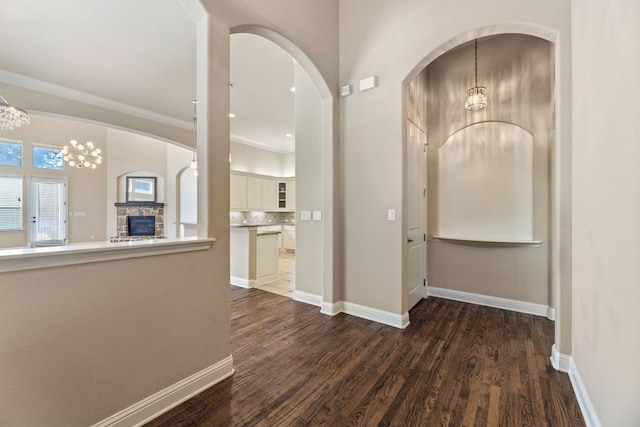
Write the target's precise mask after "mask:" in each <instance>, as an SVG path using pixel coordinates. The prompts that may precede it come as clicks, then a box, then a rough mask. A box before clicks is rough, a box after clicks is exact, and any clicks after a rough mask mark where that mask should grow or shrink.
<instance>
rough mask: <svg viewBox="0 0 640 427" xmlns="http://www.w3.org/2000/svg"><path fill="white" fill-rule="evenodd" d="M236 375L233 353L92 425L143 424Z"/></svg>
mask: <svg viewBox="0 0 640 427" xmlns="http://www.w3.org/2000/svg"><path fill="white" fill-rule="evenodd" d="M231 375H233V357H231V356H229V357H227V358H225V359H223V360H221V361H220V362H218V363H216V364H214V365H211V366H209V367H208V368H205V369H203V370H202V371H200V372H196V373H195V374H193V375H191V376H190V377H187V378H185V379H183V380H181V381H178V382H177V383H175V384H173V385H171V386H169V387H167V388H165V389H164V390H160V391H159V392H157V393H155V394H153V395H151V396H149V397H147V398H146V399H143V400H141V401H140V402H138V403H135V404H133V405H131V406H129V407H128V408H126V409H123V410H122V411H120V412H118V413H117V414H114V415H112V416H110V417H109V418H106V419H104V420H102V421H100V422H98V423H97V424H94V425H93V426H92V427H131V426H141V425H143V424H145V423H147V422H149V421H151V420H153V419H154V418H157V417H159V416H160V415H162V414H164V413H165V412H167V411H169V410H170V409H172V408H175V407H176V406H178V405H179V404H181V403H182V402H184V401H185V400H187V399H189V398H191V397H193V396H195V395H196V394H198V393H200V392H201V391H203V390H206V389H207V388H209V387H211V386H212V385H214V384H217V383H219V382H220V381H222V380H224V379H226V378H228V377H230V376H231Z"/></svg>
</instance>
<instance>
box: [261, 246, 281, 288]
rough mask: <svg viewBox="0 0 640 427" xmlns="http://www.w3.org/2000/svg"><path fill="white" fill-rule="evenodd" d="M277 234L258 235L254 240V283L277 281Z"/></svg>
mask: <svg viewBox="0 0 640 427" xmlns="http://www.w3.org/2000/svg"><path fill="white" fill-rule="evenodd" d="M278 236H279V235H278V234H264V235H258V236H257V239H256V283H257V284H258V285H261V284H263V283H268V282H273V281H274V280H278V278H279V277H280V276H279V265H278V261H279V260H278Z"/></svg>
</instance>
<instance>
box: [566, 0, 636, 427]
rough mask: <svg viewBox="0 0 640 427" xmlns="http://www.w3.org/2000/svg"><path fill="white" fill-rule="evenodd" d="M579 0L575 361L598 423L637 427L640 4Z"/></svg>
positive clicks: (628, 0)
mask: <svg viewBox="0 0 640 427" xmlns="http://www.w3.org/2000/svg"><path fill="white" fill-rule="evenodd" d="M572 5H573V33H574V36H573V44H574V70H575V71H574V79H573V84H574V92H573V93H574V97H573V120H574V123H573V126H574V132H575V134H574V135H575V138H574V140H575V141H576V142H575V144H574V152H573V159H574V164H573V170H574V176H573V191H574V196H575V197H574V206H573V212H574V213H573V226H574V233H573V282H574V292H573V301H574V304H573V359H574V362H575V366H576V367H577V369H578V371H579V372H580V376H581V378H582V381H583V382H584V385H585V387H586V389H587V390H588V394H589V397H590V399H591V402H592V404H593V407H594V409H595V411H596V412H597V415H598V417H599V419H600V425H602V426H636V425H640V407H639V406H638V397H639V396H640V369H639V368H638V362H637V361H638V353H639V352H640V334H639V333H638V325H640V310H638V303H639V302H640V286H639V285H638V284H639V283H640V267H639V263H638V253H639V251H638V247H637V242H638V240H640V222H639V221H638V211H640V190H639V188H638V185H639V183H640V168H639V167H638V166H639V164H640V163H639V159H640V144H639V143H640V131H639V130H638V129H639V128H638V123H637V122H638V116H640V108H639V107H638V104H637V102H635V99H634V96H633V95H632V94H638V93H640V81H639V80H638V76H640V57H639V56H638V47H639V45H638V40H640V26H639V25H638V23H640V4H638V2H637V1H635V0H622V1H618V2H609V1H606V0H591V1H589V2H583V1H574V2H572ZM596 28H597V29H606V30H604V31H594V29H596ZM598 86H599V87H600V89H599V90H596V91H594V90H593V89H594V88H595V87H598ZM594 425H595V424H594Z"/></svg>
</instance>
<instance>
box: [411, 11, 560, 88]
mask: <svg viewBox="0 0 640 427" xmlns="http://www.w3.org/2000/svg"><path fill="white" fill-rule="evenodd" d="M509 33H514V34H525V35H528V36H534V37H538V38H541V39H543V40H547V41H548V42H551V43H553V44H557V42H558V39H559V36H560V34H559V32H558V31H556V30H554V29H552V28H548V27H544V26H541V25H535V24H527V23H504V24H496V25H490V26H486V27H479V28H475V29H473V30H469V31H467V32H464V33H461V34H459V35H458V36H455V37H453V38H450V39H449V40H447V41H446V42H444V43H442V44H440V45H439V46H438V47H436V48H435V49H433V50H431V51H430V52H429V53H427V55H426V56H425V57H424V58H423V59H422V60H421V61H420V62H418V64H416V66H415V67H413V69H411V71H409V73H408V74H407V77H406V78H405V79H404V80H403V81H402V83H403V84H408V83H409V82H410V81H411V80H413V79H414V78H415V77H416V76H417V75H418V74H419V73H420V72H421V71H422V70H424V69H425V68H426V67H427V66H428V65H429V64H430V63H432V62H433V61H434V60H435V59H436V58H438V57H440V56H441V55H442V54H444V53H445V52H448V51H450V50H451V49H453V48H455V47H458V46H460V45H461V44H464V43H467V42H470V41H471V40H474V39H479V38H482V37H487V36H495V35H499V34H509ZM558 59H559V58H558V57H557V54H556V74H557V67H558Z"/></svg>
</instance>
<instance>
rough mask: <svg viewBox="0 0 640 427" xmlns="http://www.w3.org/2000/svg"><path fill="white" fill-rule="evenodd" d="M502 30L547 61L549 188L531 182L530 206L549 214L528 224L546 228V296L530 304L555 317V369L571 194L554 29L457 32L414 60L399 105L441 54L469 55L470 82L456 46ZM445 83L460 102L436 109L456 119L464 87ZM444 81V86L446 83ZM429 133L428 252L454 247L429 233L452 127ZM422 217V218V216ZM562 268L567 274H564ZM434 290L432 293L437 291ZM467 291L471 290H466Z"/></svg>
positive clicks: (564, 306) (566, 308) (563, 335)
mask: <svg viewBox="0 0 640 427" xmlns="http://www.w3.org/2000/svg"><path fill="white" fill-rule="evenodd" d="M506 34H513V36H514V37H522V38H527V37H528V38H529V39H530V40H534V41H535V43H538V44H539V45H542V46H545V45H546V48H545V49H546V50H547V55H548V58H549V61H550V62H548V63H547V68H546V70H544V73H546V78H547V80H548V88H549V89H548V91H547V94H546V95H547V96H548V103H547V105H546V108H547V110H546V117H543V118H542V119H541V120H543V121H545V122H546V126H547V130H548V135H549V138H548V154H547V158H548V163H547V164H546V165H545V169H546V175H544V176H545V177H546V179H547V180H548V184H547V185H546V187H547V188H548V189H549V190H548V194H546V195H545V194H542V193H544V191H543V192H542V193H540V191H539V190H540V188H543V187H544V183H543V182H536V183H535V184H536V197H537V198H539V200H537V203H538V204H537V205H536V209H541V210H543V211H545V210H546V211H547V212H549V215H548V224H546V225H544V224H542V227H541V224H540V220H539V218H538V217H537V216H536V218H537V219H536V220H535V224H534V225H535V227H536V228H538V229H539V230H543V231H544V230H546V232H542V238H543V239H546V242H545V241H543V243H542V246H543V248H542V250H541V251H546V252H544V254H543V255H541V257H542V258H546V263H547V271H545V272H544V275H545V279H546V281H545V283H546V285H545V286H546V288H545V289H543V290H542V291H543V292H546V293H547V294H548V299H547V301H548V302H546V303H544V304H540V305H539V306H536V307H534V308H535V309H537V310H539V312H536V314H541V315H547V316H548V317H549V318H551V319H553V320H556V345H555V346H554V349H553V357H552V359H555V360H554V366H555V367H556V368H560V369H566V368H567V367H568V366H567V367H563V366H560V365H561V364H562V356H561V353H565V354H568V353H569V352H570V329H569V328H568V326H567V325H569V324H570V317H571V299H570V293H571V282H570V270H569V269H570V262H567V263H566V264H565V261H566V260H567V259H570V241H568V240H566V239H565V237H566V236H567V235H569V236H570V223H568V222H567V218H568V216H569V214H570V212H569V211H568V210H566V209H561V208H560V206H561V205H562V203H565V204H568V202H569V200H570V198H571V188H570V185H568V184H567V181H566V179H567V177H568V175H570V164H571V159H570V157H569V156H567V154H566V151H567V150H566V149H563V144H570V138H569V137H568V134H569V129H568V127H562V125H561V120H559V117H560V116H561V114H560V110H559V109H557V108H556V106H557V105H558V104H560V100H561V99H562V98H563V96H565V93H566V87H561V85H560V82H561V81H563V80H564V81H566V80H567V79H566V77H564V76H563V75H562V74H561V64H560V55H559V50H560V48H559V45H558V40H557V37H558V35H557V33H556V32H554V31H551V30H548V29H545V28H541V27H538V26H529V25H526V24H517V25H503V26H497V27H491V28H483V29H478V30H474V31H470V32H469V33H466V34H463V35H461V36H458V37H456V38H454V39H452V40H450V41H449V42H447V43H444V44H443V45H441V46H440V47H438V48H437V49H435V50H434V51H432V52H431V53H429V54H428V55H427V56H426V57H425V58H424V59H423V60H422V61H421V62H420V64H418V65H417V66H416V67H415V68H414V70H413V72H412V73H411V74H410V75H409V77H408V78H407V79H405V82H404V83H405V87H406V88H407V89H406V90H405V105H406V103H407V99H408V98H409V96H410V95H411V94H410V91H409V88H411V86H412V85H413V86H415V81H416V80H419V79H420V76H421V73H424V72H425V70H426V69H427V68H428V66H432V64H433V67H437V66H438V65H437V62H438V61H437V60H438V58H440V57H441V56H442V55H443V54H444V53H445V52H450V51H454V52H455V51H457V53H455V54H453V56H455V55H462V54H463V53H464V54H465V56H469V60H468V61H467V62H464V63H465V64H466V65H465V67H466V69H463V70H462V72H464V73H467V74H468V75H470V76H471V80H469V82H471V83H473V80H472V79H473V71H474V70H473V66H474V63H473V58H474V57H473V51H472V50H471V51H470V55H466V53H465V52H462V50H463V49H465V44H466V49H467V50H469V48H470V47H471V46H472V43H473V40H474V39H476V38H480V46H481V45H482V40H483V39H482V38H481V37H486V39H484V40H485V43H490V41H491V40H492V39H494V41H495V40H499V38H500V37H508V36H506ZM469 42H471V43H469ZM487 51H488V52H487V53H486V56H485V60H486V61H487V62H489V63H490V62H491V61H498V60H499V58H497V57H496V52H495V50H493V49H487ZM467 53H468V52H467ZM481 55H482V51H480V55H479V56H480V60H482V56H481ZM453 56H452V57H453ZM465 61H466V59H465ZM487 62H485V65H486V64H487ZM541 65H542V64H541ZM528 67H535V64H534V63H532V62H529V64H528ZM525 68H527V67H525ZM529 69H530V68H529ZM511 71H513V70H511ZM521 71H522V70H521ZM502 72H503V75H504V72H505V69H503V70H502ZM536 72H537V71H536ZM454 74H455V72H454ZM528 77H530V76H527V75H523V80H524V79H526V78H528ZM432 80H433V79H432ZM479 80H480V77H479ZM450 83H451V82H442V81H441V82H440V84H441V87H446V89H447V90H449V92H448V93H447V96H448V97H450V98H452V99H454V102H455V100H462V101H460V102H461V103H462V104H460V105H461V108H460V109H458V110H456V111H453V110H451V108H450V107H448V104H446V101H445V104H446V105H445V106H442V108H443V109H445V110H446V113H448V114H449V116H450V115H451V114H454V115H460V117H461V118H462V119H465V120H466V118H465V114H467V112H466V111H465V110H464V108H463V107H462V106H463V102H464V100H463V95H464V91H465V90H466V89H468V87H465V88H462V90H461V91H460V95H458V91H457V87H456V89H452V86H451V85H450ZM479 83H480V82H479ZM511 83H513V84H516V85H518V84H521V83H522V81H519V82H517V81H516V82H514V81H512V82H511ZM447 84H449V85H448V86H447ZM465 84H466V85H468V86H469V87H471V86H472V85H473V84H468V83H465ZM493 84H494V86H496V87H495V89H494V90H498V91H503V93H504V90H505V86H504V84H505V81H504V80H502V81H500V80H497V81H494V83H493ZM500 85H502V86H500ZM426 86H427V84H426V82H425V87H426ZM452 92H455V94H452ZM426 96H427V97H428V96H429V95H428V92H427V95H426ZM445 98H446V97H445ZM440 100H441V98H440ZM522 107H523V106H522V105H518V106H517V107H516V108H517V109H519V112H520V113H522V112H523V109H522ZM428 108H429V103H428V100H425V111H424V114H425V117H426V115H428V114H429V112H428V111H427V109H428ZM431 108H432V109H433V108H434V106H433V105H431ZM447 108H448V110H447ZM456 108H457V107H456ZM526 108H529V107H526ZM452 111H453V113H452ZM487 111H488V109H487ZM494 113H495V111H494ZM529 113H530V111H528V112H527V114H529ZM481 114H484V116H482V117H481V118H480V119H477V118H476V120H473V122H482V121H487V120H491V119H492V117H488V116H487V114H488V113H486V112H485V113H481ZM434 115H437V114H434ZM494 115H495V114H494ZM498 116H500V119H499V120H504V121H509V120H508V119H505V118H504V115H503V114H498ZM403 120H406V118H403ZM433 120H437V117H432V120H431V122H432V123H433ZM426 121H427V120H426V119H425V122H426ZM512 121H513V120H512ZM468 124H469V123H465V125H468ZM453 127H455V126H453ZM460 127H462V126H458V128H460ZM432 131H433V129H430V128H429V127H428V126H427V127H426V132H427V140H428V143H429V144H430V145H429V149H428V153H429V154H428V157H430V160H429V172H428V175H429V183H432V184H436V188H430V189H428V190H427V198H428V203H429V205H430V208H429V219H428V232H427V235H428V236H429V238H428V239H427V240H428V248H429V250H430V251H432V250H433V248H434V246H435V245H440V246H441V247H445V246H446V247H447V248H449V249H450V248H451V247H457V246H454V243H452V242H450V241H445V240H444V239H440V240H436V239H434V238H433V237H434V235H435V236H436V237H437V233H438V211H437V205H436V206H434V205H435V204H436V203H437V198H436V194H437V191H438V187H437V182H438V167H437V157H438V155H439V153H438V149H437V148H438V147H437V146H439V145H440V144H441V143H442V142H443V141H444V140H445V139H446V137H448V136H450V135H451V134H452V133H453V132H454V129H453V128H450V129H445V131H442V132H438V131H436V132H434V133H435V135H433V134H432V133H431V132H432ZM409 136H410V135H409V132H408V131H407V130H405V141H407V140H408V139H409ZM537 154H540V153H537ZM537 154H536V152H534V155H537ZM406 155H407V151H406V149H405V159H406ZM536 159H537V158H536ZM537 160H538V161H539V160H540V159H537ZM405 177H406V178H408V170H407V160H405ZM534 179H535V177H534ZM405 182H406V181H405ZM425 184H426V183H425ZM425 187H426V185H425ZM410 188H411V187H410V185H409V184H408V183H406V184H405V191H404V200H405V202H404V204H405V208H406V207H407V206H408V200H409V196H410V195H409V192H408V189H410ZM536 215H537V214H536ZM425 221H427V220H426V219H425ZM561 223H562V227H561ZM405 225H407V224H405ZM405 230H407V227H406V226H405ZM408 236H409V233H408V232H407V231H405V238H407V237H408ZM440 237H446V236H440ZM561 237H562V239H561ZM541 240H542V239H541ZM475 245H476V246H478V244H475ZM482 245H484V244H479V246H482ZM502 246H504V245H502ZM474 250H475V248H474V247H472V246H471V245H467V246H466V247H465V248H464V249H461V250H460V251H459V252H466V253H469V252H473V251H474ZM500 250H505V251H508V250H512V251H518V250H520V251H527V250H531V249H530V248H523V249H516V248H515V247H511V248H509V247H507V248H506V249H500ZM433 255H434V254H433V253H432V252H431V253H430V254H429V256H428V258H429V260H430V262H429V264H428V265H429V266H431V265H432V264H431V263H432V262H433V263H438V265H442V261H443V260H442V259H435V258H434V256H433ZM403 257H404V260H405V262H404V284H405V285H404V288H403V289H404V293H405V301H407V305H408V301H409V291H410V290H411V289H410V286H409V285H408V283H409V282H408V278H409V277H410V275H411V272H412V270H411V268H412V266H411V265H410V258H409V251H408V249H405V250H404V253H403ZM448 259H449V260H451V257H448ZM480 260H481V261H479V262H487V260H486V259H482V257H481V258H480ZM561 260H562V263H561ZM434 265H435V264H434ZM567 272H569V273H568V274H567ZM432 273H433V271H429V272H427V274H426V277H427V278H428V279H427V282H428V285H429V287H432V286H433V287H436V288H438V283H434V282H438V281H439V280H442V278H443V276H442V275H440V276H437V275H436V276H435V277H432V276H433V274H432ZM431 280H433V281H434V282H430V281H431ZM467 292H468V290H467ZM435 293H436V294H437V291H436V292H435ZM469 293H472V292H469ZM478 293H479V294H480V293H481V292H478ZM525 293H526V291H525ZM432 294H434V293H432ZM425 295H426V294H425ZM460 295H461V294H456V297H460ZM503 295H504V294H503ZM522 295H523V294H521V296H510V298H513V299H514V300H519V299H526V298H528V297H529V296H524V297H523V296H522ZM467 296H468V295H462V297H467ZM538 301H539V300H538ZM480 303H482V302H480ZM536 303H537V302H536ZM545 306H548V307H547V308H548V310H547V308H545ZM529 308H531V307H529ZM512 309H516V310H520V307H513V308H512ZM525 311H526V310H525ZM560 343H562V344H563V347H562V349H563V351H562V352H559V351H558V350H557V349H556V348H555V347H557V346H558V345H559V344H560Z"/></svg>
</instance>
